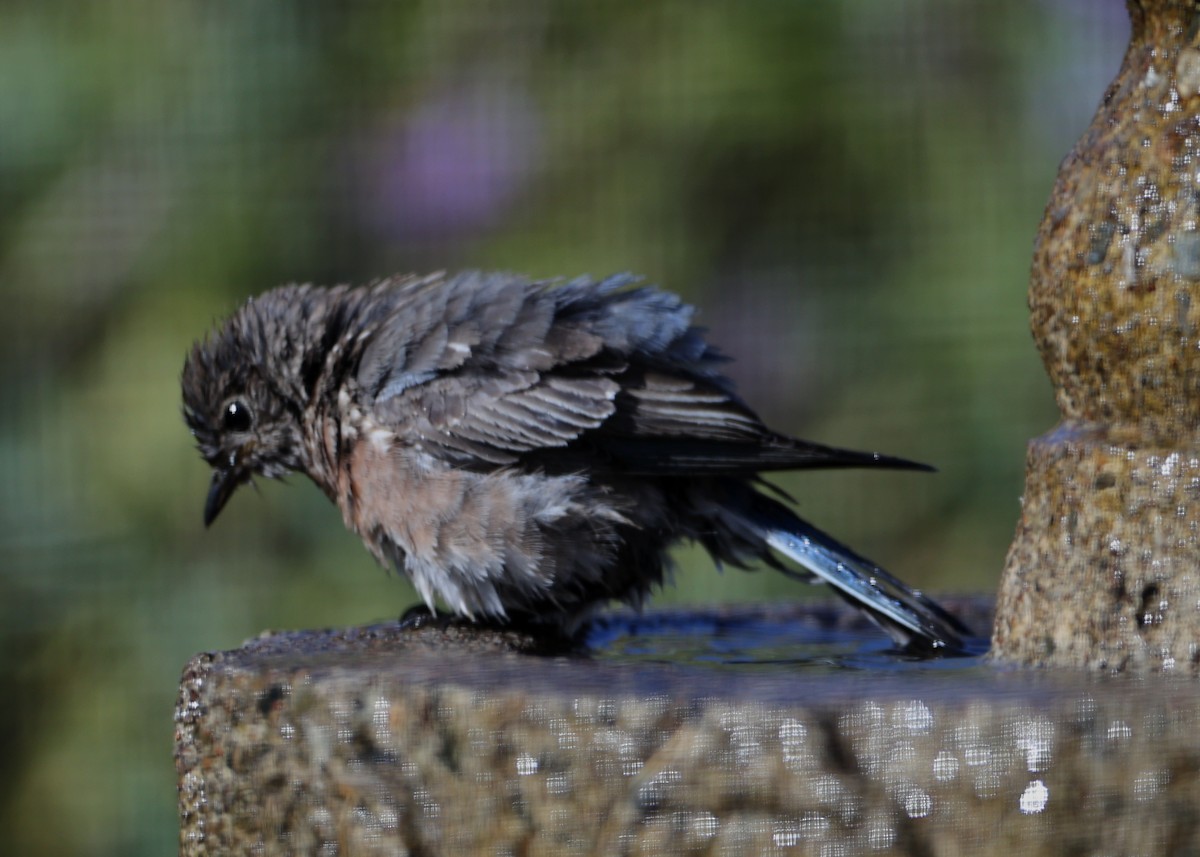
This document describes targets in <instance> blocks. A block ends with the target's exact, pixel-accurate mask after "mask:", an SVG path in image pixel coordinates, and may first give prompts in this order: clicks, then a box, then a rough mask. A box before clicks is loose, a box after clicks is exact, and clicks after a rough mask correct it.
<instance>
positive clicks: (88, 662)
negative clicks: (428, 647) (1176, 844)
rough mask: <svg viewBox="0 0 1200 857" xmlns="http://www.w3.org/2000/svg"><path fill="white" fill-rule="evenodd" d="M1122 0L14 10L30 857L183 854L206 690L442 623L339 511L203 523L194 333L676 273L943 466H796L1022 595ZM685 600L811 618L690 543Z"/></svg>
mask: <svg viewBox="0 0 1200 857" xmlns="http://www.w3.org/2000/svg"><path fill="white" fill-rule="evenodd" d="M1127 28H1128V24H1127V21H1126V19H1125V14H1124V10H1123V6H1122V4H1121V3H1120V2H1118V0H1108V2H1103V3H1096V2H1084V0H1042V2H1010V3H1000V4H995V3H993V4H988V3H959V2H954V0H893V2H888V3H879V2H872V0H842V2H824V0H822V2H782V0H753V2H740V3H734V2H714V3H704V4H696V3H690V2H657V3H640V2H615V0H608V2H592V1H591V0H588V1H587V2H549V0H547V1H546V2H537V1H536V0H520V2H503V3H502V2H489V0H479V2H449V3H390V2H366V3H356V4H333V3H319V2H295V3H286V4H284V3H210V2H204V3H199V2H179V3H150V2H134V1H133V0H130V2H109V3H98V4H85V5H82V6H81V5H78V4H47V3H37V2H9V3H6V4H4V5H3V6H2V7H0V289H2V290H3V291H2V294H3V296H4V298H5V311H4V312H3V313H2V314H0V331H2V334H3V335H2V336H0V348H3V349H4V357H5V359H4V360H3V361H0V372H3V373H4V383H3V385H0V396H2V397H3V408H2V409H0V551H2V555H3V559H2V561H0V698H3V699H4V700H5V704H4V705H3V706H0V765H2V766H3V767H4V768H5V770H4V776H3V777H0V840H3V841H4V842H5V843H6V845H8V846H9V847H10V848H11V849H12V853H26V854H31V853H40V852H42V851H45V852H47V853H51V852H53V853H73V852H77V853H92V854H122V855H137V854H161V853H163V852H164V851H166V850H168V849H170V848H171V847H173V846H172V843H173V840H174V836H175V829H176V824H177V821H176V818H175V815H174V801H175V792H174V788H173V770H172V767H171V760H170V743H171V728H172V724H171V707H172V705H173V703H174V687H175V684H176V681H177V678H178V673H179V669H180V667H181V665H182V664H183V662H184V661H185V660H186V659H187V657H189V656H190V655H191V654H193V653H195V652H197V651H202V650H213V649H220V648H227V647H230V646H234V645H236V644H238V643H239V642H240V641H241V640H242V639H244V638H246V637H248V636H251V635H253V634H255V633H256V632H258V631H259V630H260V629H262V628H265V627H306V626H327V625H337V624H351V623H361V622H366V621H370V620H375V619H380V618H386V617H387V616H394V615H398V614H399V613H400V612H402V611H403V609H404V608H406V607H407V606H409V605H410V604H411V603H412V602H413V601H414V600H415V596H414V595H413V593H412V591H411V590H410V589H408V588H407V587H406V585H405V584H403V583H402V582H401V581H399V580H398V579H397V578H396V577H395V576H394V575H393V576H389V575H386V574H385V573H384V572H382V571H381V570H380V569H378V568H377V567H376V566H374V565H373V563H372V561H371V560H370V559H369V557H368V555H367V554H366V552H365V551H363V550H362V548H361V546H360V545H359V543H358V540H357V539H356V538H355V537H354V536H352V535H350V534H348V533H347V532H345V530H344V529H343V527H342V525H341V521H340V516H339V514H338V513H337V511H336V510H335V509H334V508H332V507H331V506H330V505H329V504H328V503H327V502H326V501H325V499H324V498H323V497H322V496H320V495H319V493H318V492H317V491H316V490H314V489H313V487H312V486H311V485H308V484H306V483H304V482H303V480H299V479H297V480H294V481H293V484H292V485H290V486H287V487H284V486H280V485H277V484H267V485H263V486H262V489H261V491H260V492H259V493H258V496H255V492H252V491H243V492H241V493H239V495H238V496H237V497H236V498H235V499H234V500H233V505H232V507H231V509H230V511H231V512H232V514H229V513H226V515H225V516H223V517H222V519H221V520H220V521H219V522H218V523H217V525H216V526H215V527H214V528H213V529H212V530H211V531H209V532H204V531H203V528H202V526H201V523H200V513H201V508H202V504H203V499H204V493H205V490H206V485H207V480H208V470H207V468H206V467H205V466H204V465H203V464H202V462H201V461H200V460H199V459H198V457H197V456H196V455H195V453H194V451H193V450H192V448H191V443H190V439H189V438H188V436H187V433H186V431H185V429H184V427H183V424H182V421H181V420H180V416H179V389H178V377H179V370H180V367H181V364H182V360H183V357H184V354H185V352H186V350H187V349H188V348H189V346H190V344H191V342H192V341H193V340H194V339H196V338H197V337H199V336H201V335H202V334H203V333H204V332H205V331H206V329H207V328H208V327H209V326H210V324H211V323H212V322H213V320H214V319H215V318H217V317H218V316H221V315H223V314H225V313H227V312H228V311H230V310H231V309H233V308H234V307H235V306H236V305H237V303H238V302H240V301H241V300H243V299H244V298H246V297H247V296H249V295H251V294H254V293H255V292H259V291H262V290H265V289H267V288H269V287H271V286H274V285H278V284H281V283H284V282H305V281H312V282H318V283H338V282H362V281H367V280H370V279H371V278H375V277H379V276H382V275H387V274H390V273H395V272H401V271H431V270H438V269H449V270H455V269H461V268H480V269H506V270H516V271H521V272H524V273H527V274H530V275H533V276H535V277H556V276H572V275H576V274H580V273H584V272H588V273H592V274H595V275H603V274H607V273H612V272H617V271H626V270H629V271H635V272H638V273H640V274H642V275H643V276H645V277H646V279H647V281H648V282H652V283H657V284H660V285H662V286H664V287H666V288H669V289H672V290H675V291H678V292H680V293H682V294H683V295H684V296H685V297H686V298H687V299H688V300H690V301H692V302H694V303H695V304H697V305H698V306H699V307H700V311H699V314H698V316H697V317H698V320H699V322H700V323H701V324H703V325H705V326H707V327H708V328H709V330H710V337H711V339H712V340H713V341H714V342H716V343H717V344H719V345H720V347H721V348H722V350H724V351H725V352H727V353H728V354H730V355H733V356H734V357H735V358H736V362H735V363H733V364H732V365H731V367H730V372H731V373H732V374H733V376H734V377H735V378H736V380H737V382H738V384H739V389H740V391H741V392H742V394H743V395H744V397H745V398H746V399H747V400H748V401H749V402H750V403H751V404H752V405H754V406H755V407H756V408H757V409H758V410H759V411H760V412H761V413H762V414H763V416H764V417H765V418H766V419H767V421H768V422H769V423H771V424H772V425H773V426H774V427H776V428H778V429H779V430H781V431H785V432H788V433H793V434H797V435H800V436H803V437H807V438H811V439H813V440H818V441H822V442H827V443H833V444H837V445H842V446H849V447H854V448H869V449H879V450H881V451H886V452H889V453H894V454H897V455H902V456H906V457H910V458H915V459H918V460H922V461H928V462H930V463H932V464H935V465H936V466H937V467H938V468H939V470H940V472H939V473H938V474H936V475H932V476H930V475H925V474H911V473H909V474H899V473H891V474H879V473H852V472H839V473H833V474H806V475H804V476H802V477H794V478H793V477H787V478H781V479H780V480H779V482H780V484H781V485H782V486H783V487H784V488H785V489H786V490H788V491H789V492H791V493H793V494H794V495H795V496H796V498H797V500H798V503H799V509H800V511H801V514H804V515H806V516H807V517H810V518H811V519H812V520H813V521H814V523H817V524H818V525H819V526H821V527H822V528H824V529H826V530H829V531H831V532H833V533H835V534H836V535H837V536H839V537H840V538H842V539H844V540H846V541H848V542H850V543H852V544H854V545H856V546H857V547H859V548H861V549H862V550H863V551H864V552H865V553H867V555H869V556H872V557H874V558H876V559H878V560H879V561H880V562H881V563H883V564H884V565H886V566H887V567H889V568H890V569H891V570H893V571H894V572H896V573H897V574H899V575H901V576H903V577H905V578H906V579H908V580H910V581H911V582H913V583H914V584H916V585H919V586H923V587H927V588H932V589H934V590H940V591H945V590H959V591H987V590H990V589H991V588H992V587H993V586H994V585H995V582H996V580H997V577H998V574H999V570H1000V567H1001V565H1002V561H1003V556H1004V551H1005V548H1006V546H1007V544H1008V540H1009V538H1010V537H1011V534H1012V529H1013V524H1014V522H1015V519H1016V515H1017V512H1018V505H1017V501H1018V497H1019V494H1020V491H1021V473H1022V465H1023V454H1024V444H1025V442H1026V440H1027V439H1028V438H1029V437H1031V436H1033V435H1035V434H1038V433H1041V432H1043V431H1045V430H1047V429H1048V428H1050V427H1051V425H1052V424H1053V422H1054V420H1055V419H1056V412H1055V410H1054V407H1053V402H1052V397H1051V393H1050V389H1049V384H1048V382H1047V381H1046V379H1045V377H1044V374H1043V372H1042V370H1041V367H1040V365H1039V361H1038V359H1037V356H1036V354H1035V352H1034V349H1033V346H1032V344H1031V342H1030V338H1029V335H1028V325H1027V313H1026V309H1025V297H1024V295H1025V283H1026V277H1027V272H1028V265H1029V256H1030V249H1031V241H1032V236H1033V234H1034V231H1035V229H1036V226H1037V223H1038V220H1039V218H1040V216H1041V211H1042V207H1043V205H1044V202H1045V199H1046V197H1047V194H1048V191H1049V188H1050V185H1051V182H1052V180H1053V176H1054V172H1055V169H1056V166H1057V163H1058V161H1059V159H1060V158H1061V157H1062V155H1063V154H1064V153H1065V152H1066V151H1067V150H1068V148H1069V147H1070V145H1071V144H1072V143H1073V141H1074V139H1075V137H1077V136H1078V135H1079V133H1080V132H1081V131H1082V130H1083V128H1084V127H1085V126H1086V124H1087V122H1088V120H1089V118H1090V115H1091V112H1092V110H1093V108H1094V106H1095V104H1096V103H1097V101H1098V100H1099V98H1100V96H1101V94H1102V92H1103V89H1104V87H1105V85H1106V84H1107V82H1108V80H1109V79H1110V78H1111V76H1112V75H1113V74H1114V73H1115V71H1116V68H1117V66H1118V64H1119V60H1120V56H1121V52H1122V49H1123V45H1124V41H1125V37H1126V33H1127ZM677 561H678V566H679V568H678V572H677V574H676V581H677V585H676V586H675V587H674V588H672V589H669V590H667V591H665V592H664V593H663V594H662V596H661V600H662V601H670V600H687V601H711V600H722V601H731V600H737V599H742V600H753V599H762V598H768V597H770V598H778V597H801V595H802V594H803V593H801V592H799V591H798V590H799V589H802V587H798V586H797V585H796V584H794V583H791V582H788V581H786V580H784V579H783V578H781V577H780V576H778V575H774V574H772V573H770V572H762V573H756V574H741V573H740V572H734V571H731V572H727V573H725V574H724V575H718V574H716V573H715V572H714V571H713V570H712V568H711V565H710V564H709V563H708V561H707V559H706V558H705V557H704V556H703V555H701V554H700V553H699V552H698V551H696V550H694V549H689V548H687V547H686V546H685V547H683V548H682V549H681V550H680V551H679V552H678V554H677Z"/></svg>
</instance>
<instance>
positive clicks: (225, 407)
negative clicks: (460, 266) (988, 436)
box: [181, 271, 970, 654]
mask: <svg viewBox="0 0 1200 857" xmlns="http://www.w3.org/2000/svg"><path fill="white" fill-rule="evenodd" d="M694 312H695V310H694V308H693V307H691V306H690V305H688V304H687V303H685V302H684V301H683V300H682V299H681V298H680V297H679V296H677V295H676V294H674V293H672V292H669V291H666V290H664V289H661V288H658V287H655V286H650V285H646V284H644V283H643V281H642V280H641V279H639V278H638V277H635V276H633V275H631V274H620V275H614V276H609V277H606V278H592V277H588V276H583V277H578V278H575V279H570V280H567V279H560V280H534V279H531V278H529V277H527V276H523V275H519V274H512V273H494V272H481V271H466V272H462V273H455V274H446V273H436V274H430V275H417V274H404V275H395V276H391V277H386V278H383V279H380V280H377V281H374V282H371V283H368V284H366V285H361V286H351V285H337V286H332V287H320V286H314V285H311V284H304V285H286V286H280V287H277V288H274V289H272V290H270V291H267V292H265V293H263V294H261V295H259V296H257V297H254V298H251V299H249V300H248V301H246V302H245V303H244V304H242V305H241V306H240V308H238V309H237V310H236V311H235V312H234V313H233V314H232V315H231V316H230V317H229V318H228V319H226V320H225V321H224V322H223V323H220V324H218V325H217V326H216V327H215V328H214V329H213V330H212V331H210V332H209V334H208V335H207V336H205V337H204V338H203V339H200V340H199V341H197V342H196V343H195V344H194V346H193V347H192V349H191V350H190V352H189V353H188V355H187V357H186V359H185V363H184V368H183V373H182V378H181V384H182V392H183V415H184V419H185V421H186V423H187V426H188V427H189V428H190V430H191V433H192V434H193V436H194V438H195V441H196V445H197V447H198V450H199V452H200V454H201V455H202V457H203V458H204V459H205V461H207V463H208V464H209V465H211V467H212V469H213V475H212V482H211V485H210V488H209V491H208V496H207V500H206V502H205V506H204V524H205V526H206V527H207V526H209V525H211V524H212V523H213V521H214V520H215V519H216V518H217V516H218V514H219V513H220V512H221V510H222V509H223V508H224V507H225V505H226V503H227V502H228V501H229V499H230V497H231V496H232V495H233V494H234V492H235V491H236V489H237V488H238V487H239V486H241V485H243V484H245V483H247V482H250V481H252V480H253V478H254V477H255V476H261V477H264V478H278V477H282V476H285V475H287V474H290V473H302V474H305V475H307V476H308V477H309V478H310V479H311V480H312V481H313V482H314V483H315V484H316V485H317V486H318V487H319V488H320V489H321V491H323V492H324V493H325V494H326V495H327V496H328V497H329V499H330V500H332V501H333V502H334V503H335V504H336V505H337V506H338V508H339V509H340V510H341V513H342V518H343V520H344V522H345V524H346V526H347V527H348V528H349V529H351V530H352V531H354V532H355V533H357V534H358V535H359V536H360V537H361V538H362V540H363V543H364V544H365V546H366V548H367V549H368V550H369V551H370V553H371V554H373V555H374V557H375V558H376V559H377V560H378V561H379V562H380V563H381V564H382V565H383V566H384V567H385V568H392V569H395V570H397V571H399V572H400V573H402V574H404V575H406V576H407V577H408V578H409V579H410V581H411V582H412V584H413V585H414V587H415V589H416V590H417V592H418V593H419V595H420V597H421V599H422V601H423V602H424V604H425V605H427V606H428V609H429V610H430V611H435V610H437V609H438V608H437V605H438V604H439V603H440V604H442V605H444V607H445V608H446V609H447V610H448V611H449V614H450V615H451V616H453V617H457V618H459V619H461V620H462V621H463V622H465V623H468V624H469V623H472V622H479V623H495V624H499V625H520V626H523V627H528V628H533V629H544V630H546V631H547V633H565V634H568V635H570V634H576V633H578V632H579V629H580V628H584V627H586V625H587V622H588V621H589V619H591V618H592V617H594V615H595V614H596V612H597V611H598V610H599V609H601V608H602V607H603V606H604V605H606V604H608V603H609V602H611V601H614V600H615V601H619V602H625V603H627V604H631V605H634V606H636V607H640V606H641V604H642V603H643V601H644V600H645V599H646V597H647V596H648V595H649V593H651V592H652V591H653V590H654V589H655V588H657V587H658V586H659V585H660V584H662V583H663V582H664V579H665V578H666V577H667V576H668V572H669V570H670V559H669V556H668V548H670V547H671V546H672V545H674V544H676V543H678V542H693V543H697V544H699V545H701V546H703V547H704V548H705V549H706V550H707V552H708V553H709V554H710V555H711V556H712V558H713V560H714V561H715V563H716V564H717V565H718V567H720V566H722V565H725V564H728V565H732V566H736V567H748V566H752V565H755V564H760V563H761V564H765V565H767V566H770V567H773V568H776V569H778V570H780V571H782V572H784V573H785V574H787V575H789V576H791V577H794V578H797V579H799V580H803V581H807V582H824V583H827V584H829V585H830V587H831V588H832V590H833V591H834V592H835V593H837V594H838V595H839V596H841V597H842V598H844V599H845V600H847V601H848V602H850V603H851V604H852V605H854V606H855V607H857V608H859V609H861V610H862V611H863V612H864V613H865V614H866V615H867V616H868V617H869V618H870V619H872V620H873V621H874V622H875V623H876V624H877V625H879V626H880V627H881V628H882V629H883V630H884V631H885V632H886V633H887V634H888V635H889V636H890V637H891V638H892V640H893V641H894V642H895V644H896V645H898V646H901V647H904V648H905V649H907V650H909V651H922V652H926V653H931V654H949V653H954V652H958V651H961V650H962V649H963V648H964V641H965V640H966V638H967V637H968V635H969V633H970V632H969V630H968V629H967V627H966V626H965V625H964V624H963V623H962V622H960V621H959V620H958V619H957V618H956V617H955V616H954V615H952V614H951V613H949V612H948V611H947V610H945V609H943V608H942V607H941V606H939V605H938V604H937V603H936V602H935V601H933V600H932V599H930V598H929V597H928V596H926V595H924V594H923V593H921V592H920V591H917V590H914V589H911V588H910V587H908V586H907V585H905V584H904V583H903V582H901V581H900V580H898V579H897V578H895V577H893V576H892V575H891V574H889V573H887V572H886V571H884V570H883V569H882V568H880V567H879V566H877V565H876V564H875V563H873V562H871V561H870V560H867V559H865V558H864V557H862V556H860V555H858V554H857V553H855V552H854V551H853V550H851V549H850V548H849V547H847V546H845V545H843V544H841V543H840V542H838V541H837V540H835V539H834V538H833V537H832V536H829V535H827V534H826V533H824V532H822V531H821V530H818V529H817V528H816V527H814V526H813V525H811V524H809V523H808V522H807V521H805V520H803V519H801V518H800V517H799V516H798V515H797V514H796V513H795V512H794V511H792V509H791V508H790V505H789V502H790V500H791V498H789V497H788V496H787V495H786V494H784V493H783V492H782V491H781V490H779V489H777V488H776V487H775V486H773V485H772V483H770V482H769V481H767V479H766V477H765V476H764V474H768V473H771V472H775V471H786V470H805V469H814V468H846V467H868V468H893V469H906V470H931V469H932V468H930V467H928V466H926V465H923V464H918V463H916V462H913V461H909V460H906V459H903V458H898V457H894V456H888V455H883V454H879V453H875V452H860V451H854V450H848V449H840V448H836V447H832V446H826V445H822V444H819V443H814V442H810V441H805V440H801V439H798V438H794V437H791V436H788V435H786V434H781V433H779V432H776V431H774V430H772V429H770V428H768V427H767V426H766V424H765V423H764V422H763V420H762V419H760V417H759V416H758V415H757V414H756V413H755V412H754V411H753V410H752V409H751V408H750V407H749V406H748V405H747V404H746V403H744V402H743V401H742V399H741V398H740V397H739V396H738V394H737V393H736V392H735V390H734V385H733V383H732V382H731V380H730V379H729V378H728V377H727V376H726V375H725V374H723V372H722V367H723V365H724V364H725V363H726V362H727V360H728V358H727V357H725V355H724V354H723V353H722V352H720V351H719V350H718V349H717V348H716V347H715V346H713V345H711V344H709V343H708V342H707V340H706V331H705V330H704V329H703V328H701V327H698V326H696V325H694V324H693V323H692V320H693V315H694Z"/></svg>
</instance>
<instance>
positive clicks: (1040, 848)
mask: <svg viewBox="0 0 1200 857" xmlns="http://www.w3.org/2000/svg"><path fill="white" fill-rule="evenodd" d="M493 642H494V641H493ZM460 644H461V645H456V644H451V643H446V642H444V641H443V642H441V643H437V642H435V641H434V640H433V638H432V637H429V638H427V639H426V640H425V642H422V641H421V640H420V639H418V640H417V642H413V640H412V639H410V638H408V637H406V636H405V635H403V634H400V633H397V632H396V631H395V629H394V628H393V627H390V626H379V627H376V628H373V629H364V630H361V631H359V630H354V629H351V630H350V631H348V632H312V633H293V634H286V635H276V636H267V637H263V638H260V639H258V640H254V641H251V642H250V643H248V644H247V645H246V646H245V647H243V648H242V649H239V650H236V651H231V652H224V653H219V654H206V655H200V656H198V657H196V658H195V659H193V661H192V662H191V663H190V664H188V666H187V668H186V671H185V673H184V676H183V681H182V684H181V688H180V703H179V708H178V711H177V715H176V719H177V737H176V763H177V767H178V772H179V783H180V791H179V800H180V814H181V815H180V818H181V831H180V842H181V853H183V854H188V855H198V854H229V853H232V854H250V853H254V854H283V853H322V854H388V855H401V854H423V855H431V854H480V853H486V854H501V855H504V854H514V855H515V854H528V855H538V854H630V855H634V854H667V855H670V854H711V855H717V854H856V853H877V854H883V855H899V854H922V855H929V854H978V855H989V854H997V855H999V854H1004V855H1008V854H1013V853H1020V854H1023V855H1038V854H1048V855H1049V854H1054V855H1058V854H1063V853H1112V854H1119V853H1127V854H1128V853H1143V854H1151V853H1156V854H1157V853H1184V852H1187V851H1188V850H1189V849H1192V850H1194V849H1197V848H1200V733H1197V731H1196V730H1195V728H1194V724H1195V723H1196V722H1198V718H1200V687H1198V686H1197V685H1196V684H1195V683H1194V682H1193V681H1191V680H1186V681H1179V680H1173V679H1172V678H1170V677H1164V676H1141V677H1127V678H1119V679H1112V678H1108V679H1101V678H1089V677H1088V676H1087V675H1086V674H1084V673H1077V672H1062V671H1053V670H1044V671H1036V672H1032V673H1030V672H1014V671H1007V670H999V669H988V668H984V667H979V666H975V667H973V668H968V669H965V670H955V669H953V665H951V664H944V663H943V664H934V665H930V666H929V667H928V668H923V669H916V668H913V669H906V670H904V671H888V670H882V671H853V670H843V671H819V670H789V669H766V670H756V669H750V668H742V669H737V670H729V669H725V670H722V669H711V668H702V667H697V666H690V665H688V666H684V665H675V666H668V665H657V666H656V665H646V664H640V665H633V666H630V665H621V664H614V663H605V662H601V661H596V660H587V659H579V658H547V657H532V656H529V655H519V654H513V653H507V654H506V653H498V652H495V651H481V649H491V648H492V645H491V643H485V644H484V645H483V646H477V645H474V644H473V643H470V642H469V641H467V640H460ZM463 645H465V646H466V648H464V647H463Z"/></svg>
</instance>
